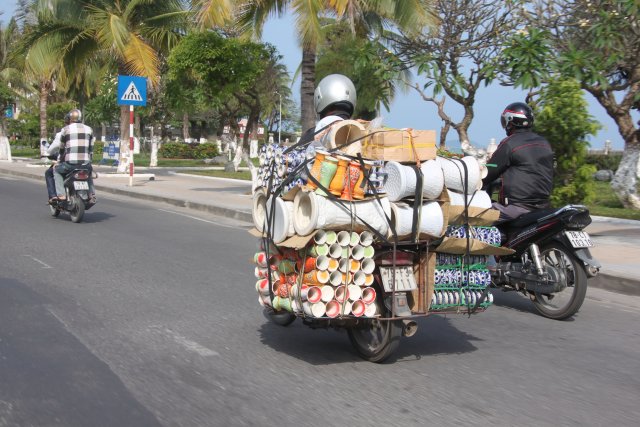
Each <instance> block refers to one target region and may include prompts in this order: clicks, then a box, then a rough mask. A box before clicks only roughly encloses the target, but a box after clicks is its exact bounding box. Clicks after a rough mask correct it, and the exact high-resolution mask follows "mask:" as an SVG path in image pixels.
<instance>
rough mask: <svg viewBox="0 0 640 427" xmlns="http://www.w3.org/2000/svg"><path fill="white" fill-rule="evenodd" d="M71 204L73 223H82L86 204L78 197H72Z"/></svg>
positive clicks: (70, 212)
mask: <svg viewBox="0 0 640 427" xmlns="http://www.w3.org/2000/svg"><path fill="white" fill-rule="evenodd" d="M69 203H70V204H71V206H70V208H69V215H70V216H71V221H72V222H75V223H78V222H80V221H82V217H83V216H84V202H83V201H82V199H81V198H80V197H78V196H71V198H70V199H69Z"/></svg>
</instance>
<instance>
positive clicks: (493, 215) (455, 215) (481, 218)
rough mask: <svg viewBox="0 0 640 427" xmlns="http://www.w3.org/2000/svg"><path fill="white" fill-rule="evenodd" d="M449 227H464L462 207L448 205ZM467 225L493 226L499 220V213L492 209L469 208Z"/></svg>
mask: <svg viewBox="0 0 640 427" xmlns="http://www.w3.org/2000/svg"><path fill="white" fill-rule="evenodd" d="M447 211H448V213H449V225H464V207H462V206H451V205H450V204H449V205H448V209H447ZM468 214H469V225H473V226H478V227H482V226H490V225H493V224H495V222H496V221H498V218H500V211H499V210H497V209H493V208H486V209H483V208H476V207H473V206H470V207H469V208H468Z"/></svg>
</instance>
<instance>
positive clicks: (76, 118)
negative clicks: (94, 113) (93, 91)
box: [65, 108, 82, 123]
mask: <svg viewBox="0 0 640 427" xmlns="http://www.w3.org/2000/svg"><path fill="white" fill-rule="evenodd" d="M67 115H68V116H69V121H70V122H71V123H80V122H81V121H82V111H80V110H78V109H77V108H74V109H73V110H71V111H69V113H68V114H67ZM65 119H66V117H65Z"/></svg>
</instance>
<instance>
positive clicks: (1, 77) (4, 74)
mask: <svg viewBox="0 0 640 427" xmlns="http://www.w3.org/2000/svg"><path fill="white" fill-rule="evenodd" d="M19 37H20V29H19V28H18V24H17V22H16V20H15V19H11V20H10V21H9V23H8V24H7V26H6V27H3V26H2V25H1V24H0V106H1V107H2V109H3V111H2V117H1V118H0V138H4V137H6V122H5V117H4V108H5V107H6V106H7V104H8V103H9V102H12V101H14V100H15V99H16V98H19V97H21V96H20V95H21V93H22V92H23V91H25V90H26V89H27V88H28V86H27V82H26V81H25V79H24V73H23V72H22V69H23V67H24V60H23V57H22V55H20V54H18V51H17V49H18V43H19Z"/></svg>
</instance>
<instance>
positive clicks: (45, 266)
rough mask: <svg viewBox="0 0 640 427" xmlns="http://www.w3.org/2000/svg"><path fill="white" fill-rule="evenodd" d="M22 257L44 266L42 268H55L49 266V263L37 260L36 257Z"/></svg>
mask: <svg viewBox="0 0 640 427" xmlns="http://www.w3.org/2000/svg"><path fill="white" fill-rule="evenodd" d="M22 256H26V257H27V258H31V259H32V260H34V261H35V262H37V263H40V264H41V265H42V268H53V267H51V266H50V265H49V264H47V263H45V262H43V261H40V260H39V259H38V258H36V257H34V256H31V255H22Z"/></svg>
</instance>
